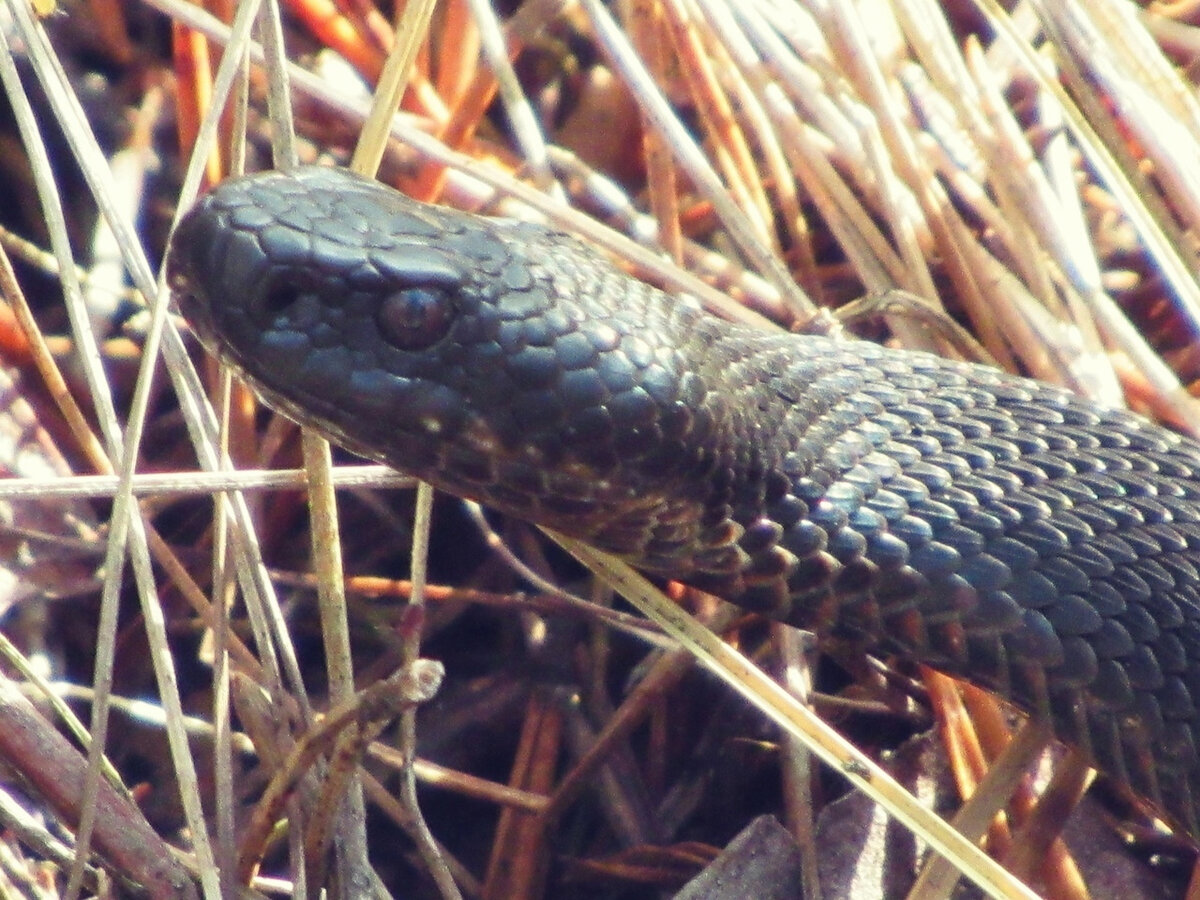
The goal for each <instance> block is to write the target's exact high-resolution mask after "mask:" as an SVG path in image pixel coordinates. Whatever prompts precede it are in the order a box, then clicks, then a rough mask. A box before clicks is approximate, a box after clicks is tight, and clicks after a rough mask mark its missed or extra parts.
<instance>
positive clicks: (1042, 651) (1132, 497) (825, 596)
mask: <svg viewBox="0 0 1200 900" xmlns="http://www.w3.org/2000/svg"><path fill="white" fill-rule="evenodd" d="M168 271H169V280H170V285H171V287H172V290H173V292H174V294H175V296H176V298H177V299H178V302H179V304H180V307H181V309H182V311H183V313H184V315H185V316H186V317H187V319H188V320H189V321H190V322H191V324H192V325H193V327H194V328H195V331H196V333H197V334H198V335H199V337H200V339H201V341H202V342H203V343H204V344H205V345H206V346H207V347H208V348H209V349H210V350H212V351H213V352H214V353H216V354H217V355H219V356H220V357H221V358H222V359H223V360H225V361H226V362H227V363H229V364H230V365H232V366H233V367H234V368H235V369H236V370H237V371H239V372H240V373H241V374H242V375H243V376H244V377H245V378H246V379H247V380H248V381H249V382H250V383H251V384H252V385H253V386H254V387H255V388H256V389H257V390H258V391H259V392H260V393H261V394H262V395H263V396H264V397H265V398H266V399H267V401H268V402H269V403H270V404H271V405H273V406H275V407H276V408H278V409H279V410H280V411H282V412H283V413H285V414H287V415H289V416H290V417H292V418H294V419H296V420H297V421H299V422H302V423H303V424H305V425H309V426H312V427H315V428H316V429H318V430H319V431H321V432H323V433H325V434H326V435H328V436H329V437H330V438H331V439H332V440H334V441H335V442H337V443H339V444H342V445H344V446H346V447H348V448H350V449H352V450H354V451H356V452H358V453H360V454H362V455H364V456H367V457H369V458H372V459H376V460H380V461H383V462H385V463H387V464H389V465H391V466H394V467H395V468H397V469H400V470H402V471H404V472H407V473H410V474H412V475H415V476H418V477H420V478H422V479H425V480H427V481H429V482H432V483H433V484H434V485H435V486H437V487H439V488H442V489H444V490H446V491H449V492H451V493H453V494H458V495H461V496H465V497H471V498H474V499H477V500H480V501H482V502H484V503H486V504H488V505H490V506H492V507H494V508H496V509H498V510H501V511H503V512H505V513H509V514H512V515H515V516H519V517H521V518H524V519H527V520H529V521H533V522H537V523H540V524H544V525H548V526H551V527H553V528H555V529H557V530H559V531H561V532H563V533H566V534H569V535H571V536H573V537H577V538H580V539H582V540H584V541H586V542H588V543H590V544H592V545H594V546H596V547H599V548H601V549H603V550H607V551H610V552H612V553H615V554H617V555H618V556H620V557H622V558H624V559H625V560H627V561H629V562H630V563H632V564H633V565H635V566H637V567H639V568H641V569H643V570H645V571H648V572H651V573H657V574H659V575H663V576H669V577H671V578H675V579H679V580H681V581H683V582H686V583H688V584H691V585H695V586H697V587H700V588H704V589H706V590H709V591H712V592H713V593H716V594H718V595H720V596H722V597H724V598H726V599H728V600H731V601H732V602H734V603H736V604H739V605H740V606H742V607H745V608H747V609H749V610H753V611H757V612H761V613H763V614H765V615H767V616H771V617H774V618H777V619H781V620H783V621H785V622H788V623H792V624H795V625H798V626H804V627H809V628H813V629H815V630H816V631H817V632H818V633H820V634H823V635H826V636H830V637H834V638H839V639H848V640H851V641H856V642H859V643H861V644H862V645H864V646H867V647H870V648H874V649H877V650H881V651H886V652H892V653H897V654H900V655H901V656H903V657H904V658H907V659H912V660H918V661H921V662H924V663H928V664H930V665H932V666H934V667H936V668H939V669H942V670H945V671H949V672H953V673H957V674H960V675H962V676H964V677H966V678H967V679H969V680H970V681H973V682H976V683H979V684H981V685H984V686H986V687H988V688H991V689H993V690H995V691H997V692H999V693H1000V694H1002V695H1003V696H1005V697H1007V698H1010V699H1011V700H1013V701H1014V702H1015V703H1017V704H1018V705H1019V706H1021V707H1023V708H1024V709H1026V710H1028V711H1030V712H1031V713H1032V714H1034V715H1038V716H1042V717H1044V718H1045V719H1047V720H1049V721H1050V722H1052V724H1053V726H1054V729H1055V731H1056V733H1057V734H1058V736H1060V737H1061V738H1063V739H1064V740H1066V741H1068V742H1071V743H1075V744H1077V745H1081V746H1082V747H1083V748H1085V749H1086V750H1087V751H1088V752H1089V753H1090V755H1091V757H1092V758H1093V759H1094V760H1095V762H1096V763H1097V765H1098V766H1099V767H1100V768H1101V769H1103V770H1105V771H1107V772H1108V773H1110V774H1111V775H1114V776H1116V777H1118V778H1120V779H1123V780H1124V781H1126V782H1128V783H1129V784H1130V785H1131V786H1132V787H1133V788H1134V789H1135V790H1137V791H1138V792H1140V793H1142V794H1143V795H1145V796H1147V797H1148V798H1150V799H1151V800H1153V801H1154V802H1155V803H1156V804H1157V805H1158V806H1159V807H1161V808H1162V809H1164V810H1166V811H1167V812H1168V814H1169V815H1170V816H1171V817H1172V818H1174V819H1175V820H1176V822H1178V823H1179V824H1181V825H1182V826H1183V827H1184V828H1186V829H1188V830H1189V831H1191V833H1192V834H1198V833H1200V829H1198V821H1197V819H1198V816H1197V812H1198V810H1197V803H1198V799H1200V793H1198V789H1200V761H1198V758H1197V743H1198V741H1200V714H1198V711H1197V704H1196V698H1198V697H1200V590H1198V589H1200V445H1198V444H1196V443H1194V442H1192V441H1190V440H1188V439H1186V438H1183V437H1180V436H1179V435H1177V434H1174V433H1172V432H1169V431H1167V430H1164V429H1163V428H1160V427H1158V426H1156V425H1153V424H1151V423H1149V422H1147V421H1146V420H1144V419H1142V418H1139V417H1138V416H1135V415H1132V414H1130V413H1127V412H1123V411H1118V410H1111V409H1104V408H1101V407H1099V406H1096V405H1093V404H1091V403H1089V402H1087V401H1085V400H1082V399H1080V398H1078V397H1076V396H1074V395H1073V394H1071V393H1070V392H1068V391H1066V390H1062V389H1060V388H1057V387H1052V386H1048V385H1045V384H1041V383H1038V382H1035V381H1030V380H1027V379H1022V378H1017V377H1014V376H1010V375H1006V374H1003V373H1001V372H999V371H996V370H994V369H991V368H987V367H984V366H979V365H971V364H964V363H959V362H952V361H947V360H943V359H940V358H937V357H935V356H931V355H928V354H923V353H914V352H905V351H901V350H894V349H886V348H883V347H880V346H877V345H874V344H871V343H868V342H861V341H837V340H832V339H828V338H823V337H817V336H805V335H796V334H783V333H768V332H763V331H759V330H753V329H749V328H746V327H743V326H738V325H734V324H730V323H727V322H724V321H721V320H719V319H717V318H715V317H712V316H710V315H708V314H706V313H705V312H704V311H702V310H701V309H700V308H699V306H698V305H697V304H695V303H694V302H692V301H691V300H689V299H687V298H681V297H676V296H671V295H668V294H665V293H663V292H662V291H659V290H657V289H655V288H653V287H651V286H649V285H647V284H644V283H642V282H640V281H637V280H635V279H633V278H631V277H629V276H628V275H626V274H625V273H623V272H621V271H620V270H618V269H617V268H616V267H614V266H613V265H612V264H610V263H609V262H608V261H606V260H604V259H602V258H601V257H600V256H599V255H598V254H597V253H596V252H595V251H593V250H591V249H589V248H588V247H586V246H585V245H583V244H582V243H580V242H579V241H577V240H576V239H574V238H572V237H570V236H568V235H565V234H562V233H559V232H556V231H553V230H549V229H547V228H544V227H541V226H537V225H533V224H527V223H519V222H513V221H507V220H496V219H487V218H483V217H479V216H475V215H470V214H466V213H462V212H458V211H454V210H449V209H442V208H435V207H429V206H426V205H423V204H419V203H416V202H414V201H412V200H410V199H408V198H406V197H404V196H402V195H401V194H399V193H397V192H395V191H393V190H391V189H389V188H386V187H384V186H382V185H380V184H378V183H376V182H372V181H369V180H366V179H363V178H359V177H357V176H354V175H351V174H350V173H348V172H345V171H341V170H335V169H327V168H303V169H300V170H297V171H295V172H292V173H288V174H283V173H267V174H262V175H255V176H251V177H248V178H243V179H237V180H232V181H229V182H226V183H224V184H222V185H220V186H218V187H217V188H216V189H215V190H213V191H212V192H211V193H210V194H208V195H207V196H206V197H204V198H203V199H202V200H201V201H200V202H199V203H198V204H197V206H196V207H195V209H193V210H192V211H191V212H189V213H188V215H187V216H186V217H185V218H184V219H183V221H182V222H181V224H180V225H179V227H178V229H177V230H176V232H175V235H174V238H173V241H172V247H171V250H170V254H169V262H168Z"/></svg>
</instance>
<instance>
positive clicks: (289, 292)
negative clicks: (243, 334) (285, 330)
mask: <svg viewBox="0 0 1200 900" xmlns="http://www.w3.org/2000/svg"><path fill="white" fill-rule="evenodd" d="M304 295H305V291H304V289H303V288H302V287H301V286H300V285H299V284H296V283H295V282H294V281H290V280H287V279H282V280H279V281H274V282H272V283H271V284H269V285H267V286H266V287H265V288H264V289H263V290H262V291H261V292H260V293H259V296H258V298H257V300H256V301H255V302H254V303H253V304H252V305H251V309H250V313H251V316H252V317H253V318H254V321H255V323H256V324H257V325H258V326H259V327H261V328H272V327H275V326H277V325H278V324H279V323H280V320H281V319H291V318H293V317H294V315H295V308H296V306H297V305H298V304H299V303H300V301H301V300H302V299H303V297H304Z"/></svg>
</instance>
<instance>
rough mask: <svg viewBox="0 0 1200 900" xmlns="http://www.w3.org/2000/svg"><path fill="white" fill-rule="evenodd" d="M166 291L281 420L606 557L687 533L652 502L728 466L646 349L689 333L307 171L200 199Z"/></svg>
mask: <svg viewBox="0 0 1200 900" xmlns="http://www.w3.org/2000/svg"><path fill="white" fill-rule="evenodd" d="M168 277H169V282H170V285H171V288H172V290H173V292H174V295H175V297H176V299H177V301H178V303H179V306H180V309H181V310H182V312H183V314H184V316H185V317H186V318H187V319H188V321H189V322H190V323H191V324H192V327H193V329H194V330H195V332H196V334H197V335H198V337H199V339H200V341H201V342H202V343H203V344H204V345H205V346H206V347H207V348H208V349H209V350H210V351H212V352H213V353H215V354H216V355H218V356H219V357H220V358H221V359H223V360H224V361H225V362H227V363H228V364H230V365H231V366H233V367H234V368H235V369H236V370H237V371H239V372H240V373H241V374H242V375H243V376H244V377H245V378H246V379H247V380H248V381H249V382H251V384H252V385H253V386H254V387H255V388H256V389H257V390H258V391H259V392H260V393H261V394H262V395H263V396H264V397H265V398H266V399H267V400H268V402H269V403H270V404H271V405H273V406H274V407H276V408H277V409H279V410H280V411H282V412H283V413H285V414H287V415H289V416H291V417H292V418H294V419H296V420H297V421H300V422H302V423H304V424H306V425H312V426H315V427H317V428H318V430H320V431H322V432H324V433H325V434H326V435H327V436H329V437H330V438H331V439H332V440H334V441H335V442H336V443H339V444H342V445H344V446H347V447H349V448H350V449H352V450H354V451H356V452H358V453H360V454H362V455H364V456H367V457H369V458H373V459H377V460H380V461H383V462H386V463H388V464H390V465H392V466H394V467H396V468H398V469H400V470H401V471H404V472H407V473H410V474H413V475H416V476H418V477H421V478H423V479H426V480H428V481H430V482H432V483H433V484H435V485H437V486H439V487H442V488H444V489H447V490H449V491H451V492H453V493H457V494H460V495H464V496H468V497H472V498H475V499H480V500H483V501H485V502H487V503H489V504H491V505H494V506H496V507H498V508H500V509H503V510H505V511H508V512H513V513H516V514H517V515H520V516H522V517H524V518H526V519H530V520H533V521H537V522H540V523H543V524H548V525H552V526H555V527H558V528H560V529H563V530H565V531H567V532H569V533H571V534H574V535H576V536H580V537H584V538H589V539H592V540H594V541H595V542H596V543H598V544H600V545H601V546H605V547H607V548H608V549H613V550H616V551H618V552H625V553H627V554H629V553H632V554H638V555H643V556H644V553H643V550H644V548H645V545H646V543H647V541H650V540H652V539H653V538H652V536H651V535H650V532H651V531H653V530H654V529H656V528H658V529H660V530H661V528H662V527H667V528H676V526H673V525H669V526H662V525H661V523H662V522H663V521H664V519H668V520H674V521H688V522H694V521H695V520H697V519H698V518H699V516H696V515H690V514H688V515H685V514H684V513H683V512H682V511H681V510H676V509H674V508H673V507H672V504H674V505H678V504H679V502H680V501H679V500H677V499H676V500H672V501H668V500H666V499H665V498H664V494H665V493H666V492H667V491H669V492H670V493H671V494H672V495H674V496H676V497H678V496H679V494H680V492H679V491H678V490H676V489H675V488H676V487H677V485H678V483H679V481H680V480H681V479H682V480H689V479H691V480H694V483H696V484H705V485H710V484H713V483H714V480H713V479H712V478H711V477H710V476H711V475H712V473H713V471H714V469H715V468H716V467H718V466H719V465H720V464H721V462H722V461H721V460H720V459H719V458H718V456H719V452H714V451H713V450H712V448H713V446H714V441H712V440H711V438H712V432H713V430H714V429H715V428H716V427H717V425H718V423H717V422H715V421H714V419H713V416H712V415H710V413H709V411H708V409H707V408H706V406H705V403H704V400H705V392H706V387H705V384H704V379H703V378H702V377H700V376H697V375H696V374H694V373H692V372H691V371H690V370H689V367H688V366H687V365H686V364H684V363H683V361H682V360H680V359H679V358H678V350H677V349H676V348H675V347H673V346H671V345H669V344H668V343H666V342H665V341H662V340H661V339H660V338H659V337H658V335H659V333H660V332H662V333H666V334H672V333H678V332H679V329H680V328H686V327H689V325H690V324H692V320H693V319H697V320H698V312H697V311H696V310H695V308H694V307H693V306H691V305H690V304H688V303H686V302H683V303H681V302H680V301H678V300H676V299H675V298H667V297H665V296H664V295H662V294H660V293H659V292H657V291H655V290H654V289H653V288H651V287H649V286H646V285H642V284H640V283H638V282H634V281H632V280H631V279H629V278H628V277H627V276H626V275H624V274H623V273H621V272H619V271H618V270H617V269H615V268H614V267H613V266H611V265H610V264H609V263H607V262H606V261H604V260H602V259H600V258H599V257H598V256H597V255H596V253H595V252H594V251H592V250H590V249H588V248H586V247H585V246H584V245H583V244H581V243H579V242H578V241H576V240H575V239H574V238H571V237H569V236H567V235H564V234H560V233H557V232H554V231H551V230H549V229H545V228H542V227H540V226H535V225H530V224H526V223H518V222H513V221H509V220H498V219H485V218H481V217H478V216H472V215H468V214H465V213H460V212H457V211H454V210H449V209H442V208H436V207H431V206H426V205H423V204H420V203H417V202H415V201H413V200H410V199H408V198H406V197H404V196H403V195H401V194H399V193H397V192H395V191H392V190H390V189H388V188H386V187H384V186H382V185H380V184H378V183H377V182H374V181H370V180H368V179H364V178H361V177H358V176H355V175H352V174H351V173H349V172H346V171H344V170H337V169H328V168H303V169H299V170H297V171H294V172H291V173H277V172H276V173H267V174H262V175H255V176H251V177H248V178H242V179H235V180H231V181H228V182H225V183H223V184H221V185H220V186H218V187H217V188H216V189H214V190H213V191H212V192H211V193H210V194H208V195H207V196H206V197H204V198H203V199H202V200H201V201H200V202H199V203H198V204H197V205H196V207H195V208H194V209H192V210H191V211H190V212H189V213H188V214H187V215H186V216H185V217H184V219H183V220H182V221H181V222H180V224H179V227H178V228H177V230H176V232H175V234H174V237H173V239H172V244H171V249H170V252H169V258H168ZM664 317H669V318H670V319H671V321H670V322H669V323H660V322H657V321H655V319H656V318H658V319H662V318H664ZM660 324H666V325H669V327H662V328H659V327H656V326H658V325H660ZM697 327H698V326H697ZM718 481H719V480H718ZM707 499H708V498H706V497H701V496H697V497H696V498H695V499H694V500H692V499H688V500H687V501H686V503H688V504H699V503H702V502H705V501H706V500H707ZM710 518H711V516H710ZM676 530H679V529H678V528H676ZM682 530H683V531H687V532H688V533H687V534H679V535H673V536H672V537H671V538H670V540H671V541H672V542H677V541H680V540H692V539H693V538H694V537H695V535H694V533H692V532H694V530H695V529H694V527H693V526H688V527H687V528H684V529H682Z"/></svg>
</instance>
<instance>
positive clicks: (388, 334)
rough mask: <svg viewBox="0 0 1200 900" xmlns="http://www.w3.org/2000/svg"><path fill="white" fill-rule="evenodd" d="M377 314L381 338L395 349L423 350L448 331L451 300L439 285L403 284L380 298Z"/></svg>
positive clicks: (451, 310) (450, 321) (452, 316)
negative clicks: (407, 286)
mask: <svg viewBox="0 0 1200 900" xmlns="http://www.w3.org/2000/svg"><path fill="white" fill-rule="evenodd" d="M378 318H379V329H380V331H381V333H382V334H383V337H384V339H385V340H386V341H387V342H388V343H389V344H391V345H392V346H393V347H395V348H396V349H397V350H424V349H425V348H426V347H430V346H432V345H433V344H435V343H437V342H438V341H440V340H441V339H442V338H444V337H445V336H446V335H447V333H449V331H450V326H451V324H453V322H454V304H453V302H452V300H451V299H450V295H449V294H448V293H447V292H445V291H443V290H441V289H439V288H431V287H413V288H405V289H403V290H399V291H396V292H395V293H393V294H389V295H388V296H387V297H386V298H384V301H383V303H382V304H381V305H380V307H379V314H378Z"/></svg>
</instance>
